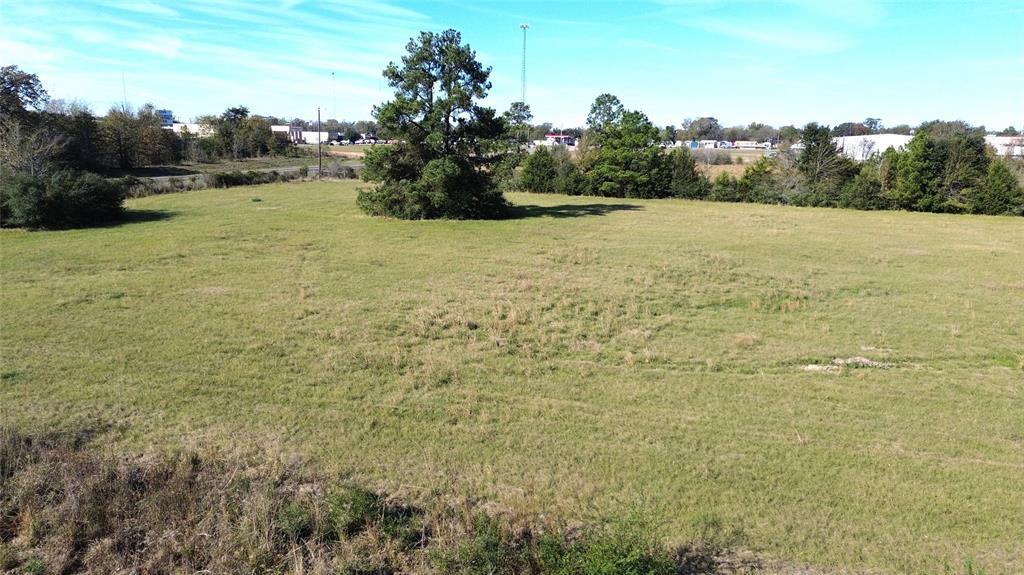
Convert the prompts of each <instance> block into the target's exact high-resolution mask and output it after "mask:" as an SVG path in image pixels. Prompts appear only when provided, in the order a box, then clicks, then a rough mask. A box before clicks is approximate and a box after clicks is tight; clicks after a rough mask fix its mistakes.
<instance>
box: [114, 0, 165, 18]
mask: <svg viewBox="0 0 1024 575" xmlns="http://www.w3.org/2000/svg"><path fill="white" fill-rule="evenodd" d="M109 6H111V7H113V8H118V9H120V10H127V11H129V12H138V13H140V14H150V15H152V16H170V17H174V16H177V15H178V12H177V11H175V10H173V9H171V8H168V7H167V6H163V5H160V4H156V3H155V2H149V1H147V0H130V1H128V2H111V3H109Z"/></svg>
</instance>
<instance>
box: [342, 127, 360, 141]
mask: <svg viewBox="0 0 1024 575" xmlns="http://www.w3.org/2000/svg"><path fill="white" fill-rule="evenodd" d="M360 137H361V134H360V133H359V132H358V131H357V130H356V129H355V127H354V126H349V127H348V128H345V135H344V139H345V141H347V142H348V143H350V144H355V143H356V141H358V140H359V138H360Z"/></svg>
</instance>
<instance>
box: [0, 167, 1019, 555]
mask: <svg viewBox="0 0 1024 575" xmlns="http://www.w3.org/2000/svg"><path fill="white" fill-rule="evenodd" d="M359 185H360V184H358V183H355V182H340V183H339V182H323V183H319V182H314V183H303V184H280V185H271V186H262V187H251V188H233V189H228V190H210V191H201V192H192V193H187V194H170V195H163V196H153V197H148V198H143V199H138V200H132V201H131V202H130V203H129V207H130V208H131V209H132V210H133V216H132V220H133V221H132V222H131V223H127V224H124V225H120V226H115V227H106V228H98V229H89V230H78V231H64V232H31V233H30V232H22V231H9V232H4V233H3V234H0V240H2V263H0V271H2V293H3V305H2V309H0V319H2V379H0V420H2V421H4V422H7V423H8V424H10V425H12V426H14V427H16V428H19V429H25V430H39V429H45V428H50V427H57V428H81V427H91V428H95V429H97V430H98V433H100V435H99V438H100V440H101V441H103V442H107V443H109V444H111V445H112V446H114V447H116V448H118V449H133V450H139V449H147V448H152V446H157V447H162V448H167V449H174V448H176V447H178V446H181V445H190V446H195V445H202V446H206V447H209V446H216V447H223V448H226V449H229V450H231V449H251V448H253V446H257V447H261V446H266V445H274V446H276V447H275V449H285V450H287V451H290V452H295V453H298V454H301V455H303V456H306V457H308V458H310V459H311V460H312V461H314V462H316V463H317V464H319V465H322V466H323V467H324V468H326V469H336V470H338V471H341V472H346V473H352V474H353V475H354V476H356V477H358V478H360V479H361V480H366V481H369V482H371V483H373V484H378V485H381V486H387V487H389V488H392V489H398V490H406V491H413V492H416V491H423V492H426V491H430V490H440V489H457V490H460V491H461V492H466V493H471V494H475V495H480V496H484V497H487V498H491V499H494V500H495V501H497V502H499V503H502V504H506V505H509V506H513V507H523V508H527V509H532V510H539V509H540V510H544V511H545V512H547V513H552V514H562V515H564V516H567V517H574V518H579V519H581V520H588V521H589V520H602V519H606V520H612V521H615V520H627V519H634V520H639V521H642V522H645V523H646V524H648V525H650V527H651V528H652V529H655V530H656V531H657V533H658V534H659V535H660V536H663V537H664V538H665V539H666V540H667V541H674V540H679V541H682V540H686V539H688V538H690V537H692V536H693V535H694V533H695V530H696V529H698V527H699V526H700V525H707V524H708V523H709V522H710V523H714V522H716V521H717V522H721V523H722V524H723V525H725V526H727V527H728V528H729V529H732V530H736V531H737V532H738V533H740V534H741V537H739V538H738V541H739V543H740V544H741V545H742V546H744V547H747V548H750V549H753V550H755V551H758V552H760V553H763V554H764V555H765V556H768V557H773V558H778V559H781V560H784V561H786V562H789V563H790V564H792V565H794V566H800V565H807V566H811V567H816V568H819V569H821V570H823V571H827V572H858V573H859V572H877V573H897V572H899V573H903V572H907V573H937V572H939V573H941V572H943V570H944V569H945V565H946V564H947V563H948V564H949V565H951V566H952V567H953V568H958V567H960V566H962V565H963V562H964V560H965V559H967V558H972V560H973V562H974V564H975V565H976V566H980V567H981V568H983V569H984V570H985V572H986V573H989V574H997V573H1020V572H1024V497H1022V493H1024V220H1021V219H1020V218H1016V219H1013V218H996V217H970V216H944V215H934V214H906V213H890V212H886V213H867V212H855V211H844V210H826V209H796V208H785V207H774V206H760V205H746V204H717V203H699V202H685V201H674V200H660V201H646V202H645V201H624V200H606V199H600V198H569V197H562V196H537V195H525V194H514V195H511V196H510V198H511V200H512V201H513V202H514V203H515V204H516V205H517V206H518V207H517V208H516V210H515V215H516V216H517V217H516V218H514V219H509V220H506V221H500V222H402V221H388V220H380V219H373V218H369V217H366V216H364V215H362V214H361V213H360V212H359V210H358V209H357V208H356V206H355V189H356V188H357V187H358V186H359ZM257 198H258V199H259V200H260V201H255V200H256V199H257ZM855 356H863V357H867V358H869V359H872V360H876V361H879V362H884V363H886V364H891V366H892V367H891V368H889V369H881V368H868V367H861V368H851V367H844V368H841V369H839V368H836V370H835V371H826V372H809V371H805V370H804V369H803V366H805V365H808V364H820V365H826V364H829V363H830V362H831V361H832V360H833V359H836V358H850V357H855ZM830 369H831V368H830ZM804 572H806V571H804Z"/></svg>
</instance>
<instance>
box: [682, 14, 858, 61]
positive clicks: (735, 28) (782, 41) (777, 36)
mask: <svg viewBox="0 0 1024 575" xmlns="http://www.w3.org/2000/svg"><path fill="white" fill-rule="evenodd" d="M692 25H693V26H695V27H697V28H700V29H702V30H705V31H707V32H713V33H716V34H720V35H723V36H727V37H729V38H733V39H735V40H740V41H743V42H751V43H755V44H762V45H765V46H771V47H775V48H783V49H787V50H796V51H800V52H811V53H817V54H827V53H833V52H842V51H843V50H846V49H847V48H849V47H850V46H851V44H852V41H851V39H850V38H849V36H847V35H846V34H844V33H841V32H833V31H820V30H812V29H810V28H802V27H796V26H792V25H789V24H783V23H761V24H760V25H757V26H751V25H746V24H743V23H734V22H727V21H724V20H714V19H702V20H698V21H696V22H694V23H693V24H692Z"/></svg>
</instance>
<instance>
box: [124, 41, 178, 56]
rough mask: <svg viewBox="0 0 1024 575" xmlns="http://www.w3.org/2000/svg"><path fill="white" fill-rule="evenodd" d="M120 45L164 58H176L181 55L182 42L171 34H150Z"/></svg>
mask: <svg viewBox="0 0 1024 575" xmlns="http://www.w3.org/2000/svg"><path fill="white" fill-rule="evenodd" d="M121 45H122V46H124V47H125V48H130V49H132V50H141V51H143V52H149V53H151V54H156V55H158V56H163V57H164V58H177V57H178V56H180V55H181V48H182V46H183V45H184V44H183V43H182V41H181V40H179V39H178V38H175V37H173V36H150V37H147V38H145V39H139V40H131V41H128V42H122V43H121Z"/></svg>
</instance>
